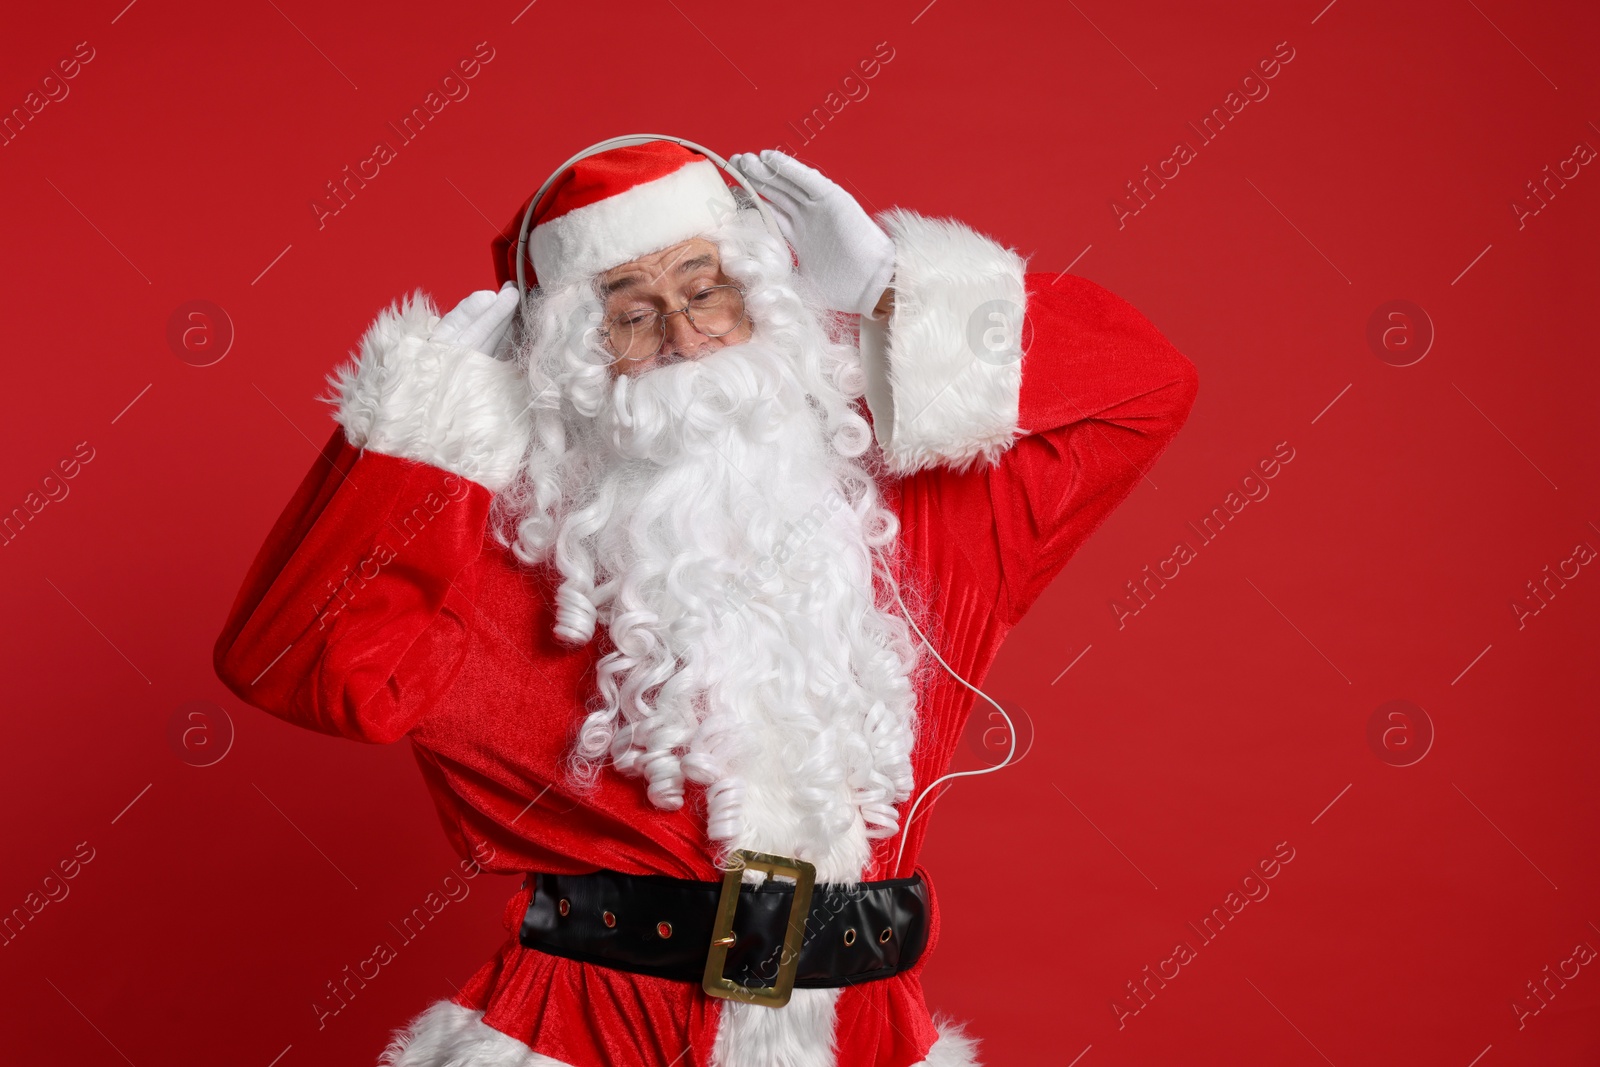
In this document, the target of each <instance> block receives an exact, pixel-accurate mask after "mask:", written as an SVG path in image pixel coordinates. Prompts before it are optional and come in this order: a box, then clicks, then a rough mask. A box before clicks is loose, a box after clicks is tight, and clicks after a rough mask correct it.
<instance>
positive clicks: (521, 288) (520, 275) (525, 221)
mask: <svg viewBox="0 0 1600 1067" xmlns="http://www.w3.org/2000/svg"><path fill="white" fill-rule="evenodd" d="M649 141H671V142H673V143H674V144H679V145H682V146H683V147H684V148H687V149H689V150H690V151H693V152H699V153H700V154H701V155H703V156H705V157H706V158H707V159H709V160H710V161H711V162H712V163H714V164H716V165H717V166H718V167H720V168H722V170H723V171H724V173H726V174H728V175H729V176H730V177H732V178H733V180H734V181H736V182H738V183H739V187H740V188H742V189H743V190H744V191H745V192H747V193H749V194H750V199H751V200H753V201H754V202H755V205H756V208H757V210H759V211H760V212H761V220H762V222H764V223H766V227H767V230H768V232H769V233H771V234H772V235H773V236H774V237H776V238H777V239H778V240H779V241H783V242H785V246H786V247H787V238H785V237H784V235H783V231H782V230H781V229H779V227H778V220H777V219H776V218H775V217H774V216H773V214H772V209H771V208H769V207H768V206H767V203H766V201H764V200H762V199H761V197H760V196H758V195H757V194H756V191H755V188H754V187H753V186H752V185H751V184H750V181H749V179H747V178H746V177H745V176H744V175H743V174H740V173H739V171H738V170H737V169H735V168H734V167H733V165H732V164H730V163H729V162H728V161H727V160H725V159H723V158H722V157H721V156H719V155H717V154H716V153H715V152H713V151H711V149H709V148H707V147H705V146H704V145H700V144H695V143H694V142H693V141H690V140H686V139H684V138H682V137H669V136H667V135H666V134H662V133H630V134H626V135H624V136H622V137H608V138H606V139H605V140H604V141H599V142H597V143H595V144H592V145H590V146H589V147H588V148H585V149H584V150H583V151H581V152H579V153H578V154H577V155H575V156H573V157H572V158H571V159H569V160H567V161H566V162H565V163H563V164H561V166H559V167H557V168H556V170H555V173H553V174H551V175H550V177H548V178H546V179H545V180H544V184H543V185H541V186H539V191H538V192H536V193H534V194H533V198H532V199H531V200H529V201H528V207H527V210H525V211H524V212H523V213H522V228H521V230H520V231H519V232H518V234H517V297H518V301H517V306H518V308H519V309H521V308H525V307H526V306H527V301H528V283H527V274H526V264H527V262H528V233H529V229H530V227H531V226H532V223H533V213H534V211H535V210H536V209H537V208H538V206H539V201H541V200H543V199H544V195H545V193H547V192H549V191H550V187H551V186H552V185H554V184H555V183H556V180H557V179H559V178H560V177H561V176H562V175H563V174H564V173H566V171H567V168H569V167H571V166H572V165H573V164H574V163H577V162H578V161H579V160H583V159H587V158H588V157H590V156H593V155H598V154H599V153H601V152H605V151H607V150H609V149H612V148H623V147H626V146H629V145H638V144H645V143H647V142H649ZM520 317H521V316H520V314H519V316H518V318H519V319H520ZM894 600H895V603H896V604H898V605H900V612H901V614H902V616H903V617H904V618H905V620H906V622H907V623H908V624H909V625H910V627H911V628H912V629H913V630H915V631H916V632H917V636H918V637H920V638H922V643H923V644H925V645H927V646H928V651H929V652H931V653H933V658H934V659H936V660H938V661H939V666H941V667H943V668H944V669H945V671H946V672H948V673H949V675H950V677H952V678H954V679H955V680H956V681H958V682H960V683H961V684H962V685H964V686H966V687H967V688H968V689H970V690H972V691H973V692H974V693H976V694H977V695H978V696H981V697H982V698H983V699H985V700H987V701H988V702H989V703H990V704H991V705H993V706H994V710H995V711H997V712H999V713H1000V717H1001V718H1002V719H1004V720H1005V723H1006V731H1007V733H1008V734H1009V735H1010V738H1011V744H1010V748H1009V750H1008V751H1007V752H1006V758H1005V759H1003V760H1001V761H1000V762H999V763H997V764H995V765H994V766H993V767H985V768H983V769H982V770H975V771H951V772H950V773H948V774H945V775H942V776H940V777H938V778H935V779H934V780H933V781H932V782H930V783H928V784H927V785H925V786H923V788H922V791H921V792H920V793H918V794H917V797H916V799H915V800H913V801H912V803H911V808H910V810H909V811H907V812H906V821H905V825H903V826H902V827H900V851H899V852H897V853H895V860H894V865H895V867H897V868H898V867H899V866H900V860H901V858H902V857H903V856H904V855H905V850H906V841H907V840H909V839H910V836H911V824H912V823H913V822H914V821H916V817H917V808H918V807H919V806H920V805H921V804H922V798H923V797H925V796H927V795H928V791H929V790H931V789H933V788H934V787H935V786H937V785H938V784H939V783H941V782H946V781H949V780H951V779H953V778H971V777H977V776H978V775H981V774H992V773H994V772H995V771H998V770H1000V769H1001V768H1003V767H1009V766H1010V765H1011V763H1012V761H1013V760H1014V759H1016V756H1017V731H1016V728H1015V726H1014V725H1013V724H1012V722H1011V716H1010V715H1007V714H1006V709H1005V708H1002V707H1001V706H1000V704H999V702H998V701H996V700H995V699H994V698H993V697H991V696H990V695H989V694H988V693H985V692H984V691H983V690H982V689H979V688H978V687H977V686H975V685H973V684H972V683H971V682H969V681H967V680H966V679H965V678H963V677H961V675H959V674H957V673H956V671H955V668H953V667H951V666H950V664H948V663H946V662H945V661H944V657H943V656H941V655H939V651H938V649H936V648H934V647H933V642H932V641H930V640H928V637H927V635H926V634H924V633H923V632H922V629H921V628H920V627H919V626H917V624H916V623H915V622H912V620H911V612H910V611H908V610H907V609H906V605H905V602H904V601H903V600H901V599H900V590H899V588H898V587H896V588H895V589H894Z"/></svg>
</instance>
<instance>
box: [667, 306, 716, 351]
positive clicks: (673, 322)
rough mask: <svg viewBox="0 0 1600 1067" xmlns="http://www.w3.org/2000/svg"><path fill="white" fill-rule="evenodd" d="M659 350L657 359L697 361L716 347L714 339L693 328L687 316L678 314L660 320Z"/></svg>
mask: <svg viewBox="0 0 1600 1067" xmlns="http://www.w3.org/2000/svg"><path fill="white" fill-rule="evenodd" d="M661 325H662V338H661V350H660V351H659V352H658V353H657V358H666V359H697V358H699V357H700V356H702V355H704V354H705V353H706V352H708V351H710V350H711V349H713V348H715V347H716V339H715V338H711V337H707V336H706V335H705V334H703V333H701V332H700V331H699V330H697V329H695V328H694V323H692V322H690V321H689V316H688V315H685V314H683V313H682V312H678V313H676V314H673V315H668V316H667V317H666V318H665V319H663V320H662V323H661Z"/></svg>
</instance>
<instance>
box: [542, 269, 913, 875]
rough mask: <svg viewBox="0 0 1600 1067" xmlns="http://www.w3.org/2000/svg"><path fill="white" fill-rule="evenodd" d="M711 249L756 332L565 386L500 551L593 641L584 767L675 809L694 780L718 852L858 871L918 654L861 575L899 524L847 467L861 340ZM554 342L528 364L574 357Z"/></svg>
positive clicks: (580, 742) (828, 870)
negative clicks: (538, 575) (693, 355)
mask: <svg viewBox="0 0 1600 1067" xmlns="http://www.w3.org/2000/svg"><path fill="white" fill-rule="evenodd" d="M724 243H725V247H724V252H723V258H724V269H725V270H728V272H729V273H730V274H733V273H735V272H736V271H738V270H739V269H740V268H743V269H744V271H745V272H746V275H747V279H748V283H753V284H748V283H747V304H748V306H750V308H751V311H752V316H753V319H754V321H755V323H756V330H755V334H754V336H753V338H752V339H751V340H750V341H748V342H745V343H743V344H738V345H730V346H727V347H724V348H722V349H719V350H717V351H715V352H712V353H711V354H709V355H706V356H704V357H702V358H699V359H695V360H689V361H684V362H678V363H673V364H670V365H666V366H662V367H658V368H656V369H654V370H651V371H648V372H646V373H643V374H639V375H635V376H631V377H630V376H619V377H616V378H615V379H611V378H610V377H609V376H608V377H607V378H606V379H605V380H604V381H603V382H602V381H599V380H597V379H595V378H593V377H592V376H588V379H587V384H588V386H589V388H590V389H591V392H590V395H589V399H588V401H587V403H584V402H583V401H582V398H581V395H579V394H581V391H582V390H581V388H578V387H573V386H570V385H569V388H567V389H565V390H564V392H566V393H567V403H566V405H565V406H564V407H563V408H562V409H561V411H560V424H559V428H557V426H556V425H555V424H554V423H552V422H548V421H547V425H546V434H545V440H546V446H547V447H546V449H545V450H544V451H545V454H544V455H542V456H541V455H540V454H539V450H537V449H536V452H535V455H534V457H533V458H532V459H531V460H530V465H529V470H528V471H527V472H525V473H526V475H527V486H529V487H533V486H540V487H543V489H544V492H543V494H542V500H540V499H538V498H539V497H540V496H541V494H540V493H539V492H538V490H537V489H532V488H530V489H528V492H529V493H530V494H532V496H533V497H534V498H535V502H534V503H533V504H531V505H530V504H529V503H528V501H527V500H526V499H525V500H523V502H522V503H523V508H522V516H521V522H520V523H519V526H518V531H519V536H518V541H517V544H516V545H515V546H514V547H515V548H516V550H517V551H518V554H519V555H521V556H523V558H525V559H528V560H530V561H532V560H534V559H538V558H544V557H546V556H548V557H552V558H553V561H554V563H555V566H556V567H557V569H558V570H559V571H560V573H561V575H562V579H563V581H562V583H561V586H560V588H559V590H558V593H557V619H556V625H555V630H556V633H557V635H558V636H560V637H561V638H562V639H563V640H565V641H567V642H569V643H574V644H582V643H585V642H587V641H588V640H590V639H591V638H592V637H593V636H594V634H595V632H596V630H597V628H600V629H603V630H604V633H605V635H606V636H607V637H608V638H609V643H610V646H611V648H610V650H609V651H607V652H606V653H605V654H604V655H603V656H602V657H601V658H600V660H599V662H598V664H597V666H596V674H595V683H596V691H597V703H596V704H592V705H591V708H592V710H591V711H589V713H588V714H587V715H586V717H585V718H584V720H583V721H582V723H581V725H580V727H579V729H578V733H577V737H576V740H575V744H574V748H573V769H574V771H575V772H577V773H578V774H579V776H580V777H582V776H583V775H584V774H587V775H588V776H589V778H590V780H592V779H593V776H594V775H595V774H596V773H597V772H598V769H599V764H601V763H603V762H605V761H607V760H609V762H610V763H611V764H612V765H613V766H614V767H615V768H616V769H617V770H618V771H620V772H621V773H623V774H627V775H636V776H639V777H641V778H643V779H644V780H645V782H646V783H647V792H648V796H649V798H650V800H651V802H652V803H653V804H655V805H656V806H657V807H660V808H663V809H667V810H672V809H676V808H679V807H681V806H682V805H683V803H684V802H685V793H686V788H687V784H688V783H690V782H693V783H697V784H699V785H701V786H703V787H704V790H705V793H704V795H705V806H706V824H707V836H708V837H709V838H710V839H711V840H712V842H713V843H714V844H715V845H717V846H718V847H719V849H720V850H721V851H719V853H718V859H719V861H720V860H721V859H722V858H723V857H725V855H726V851H727V850H730V849H732V848H750V849H755V850H758V851H764V852H775V853H778V854H782V855H791V856H797V857H799V858H802V859H807V860H809V861H811V862H813V863H815V864H816V865H817V873H818V877H819V878H820V879H824V880H851V879H856V878H859V877H861V875H862V871H863V869H864V868H865V865H866V863H867V862H868V859H869V854H870V839H872V838H878V837H887V836H891V835H893V834H894V833H896V832H897V831H898V829H899V821H898V818H899V817H898V812H897V811H896V805H897V804H898V803H900V802H902V801H905V800H907V799H908V798H909V797H910V795H911V790H912V786H913V781H912V773H911V760H910V756H911V750H912V746H913V743H914V740H915V720H916V697H915V690H914V686H913V684H912V672H913V670H914V668H915V666H916V662H917V650H916V647H915V646H914V645H913V643H912V640H911V637H910V632H909V630H908V628H907V626H906V624H905V621H904V620H903V619H901V618H899V617H898V616H896V615H895V614H893V613H892V611H889V610H886V608H885V607H884V605H883V603H881V602H880V598H879V597H878V595H877V594H876V592H875V590H876V589H877V586H876V585H875V581H874V579H875V576H876V577H878V578H882V577H883V575H884V574H885V573H886V566H887V565H886V561H885V556H886V553H887V552H888V551H889V550H890V549H892V547H893V543H894V540H895V537H896V535H897V533H898V523H897V520H896V519H895V517H894V515H893V513H892V512H890V511H889V510H888V509H887V508H885V507H884V506H883V504H882V503H881V500H880V495H879V491H878V485H877V482H876V479H875V478H874V476H873V475H872V474H871V473H869V471H868V469H867V468H866V467H865V466H863V464H862V462H861V459H860V457H861V456H862V455H863V454H864V453H865V452H866V451H867V449H868V447H869V445H871V443H872V442H871V430H870V427H869V426H868V425H867V423H866V421H865V419H863V418H862V417H861V415H860V414H859V413H858V412H857V411H856V410H855V408H854V406H853V405H852V403H851V402H852V401H853V400H854V399H855V398H856V397H858V396H859V395H860V387H859V383H860V381H861V378H860V368H859V361H858V360H854V352H853V351H851V350H848V349H846V348H844V347H843V346H841V345H838V344H834V343H833V342H832V341H831V340H830V339H829V338H828V336H827V332H826V330H825V328H824V326H823V323H822V322H821V320H820V318H819V317H818V316H817V315H816V313H815V312H814V311H813V310H812V309H809V308H807V307H805V306H804V305H803V304H802V302H801V301H800V299H799V297H797V296H796V295H795V292H794V289H793V288H792V287H791V286H790V285H789V284H788V282H789V279H786V278H781V277H780V278H777V279H772V278H767V279H763V277H762V274H763V264H764V263H765V265H766V267H767V268H769V269H771V270H772V271H773V272H774V273H776V272H777V265H776V261H774V260H770V258H769V259H768V260H762V258H761V257H760V256H759V255H754V256H749V257H741V256H740V254H739V253H740V250H741V248H742V247H744V248H748V246H749V245H750V244H752V243H753V244H756V245H757V246H758V247H759V244H760V242H759V237H755V238H748V239H747V240H745V241H744V242H741V241H739V240H738V239H735V238H725V241H724ZM782 268H783V271H784V272H786V271H787V268H788V263H787V255H786V254H785V256H784V262H783V263H782ZM763 281H765V284H763ZM546 311H547V312H548V313H549V314H551V315H554V316H555V317H556V318H557V319H558V320H563V319H564V320H565V321H568V322H570V321H573V316H572V315H571V313H570V311H562V310H561V309H558V308H548V309H546ZM559 344H565V345H567V346H568V348H567V352H566V356H562V355H560V354H559V353H554V352H551V351H550V350H549V348H547V349H546V351H545V352H544V356H543V361H542V363H541V365H542V366H544V367H546V368H547V369H549V368H551V367H553V366H555V364H554V362H553V361H554V360H559V359H562V358H570V357H571V356H572V353H573V351H574V349H572V347H571V338H570V337H568V338H564V339H562V341H560V342H559ZM547 345H548V346H550V347H558V346H559V345H558V343H557V342H556V341H555V338H554V335H553V334H552V335H548V336H547ZM533 358H535V359H539V358H540V357H539V356H538V354H535V356H534V357H533ZM585 374H586V372H583V371H581V370H580V371H577V372H575V374H574V377H575V378H577V377H582V376H584V375H585ZM841 383H842V384H841ZM574 395H579V399H578V400H576V401H575V400H573V396H574ZM585 408H587V409H588V410H587V411H585V410H584V409H585ZM557 443H559V444H560V445H561V446H562V447H561V448H559V449H555V448H551V447H549V446H550V445H553V444H557ZM552 486H554V487H555V488H554V489H552ZM888 603H890V604H892V600H889V601H888Z"/></svg>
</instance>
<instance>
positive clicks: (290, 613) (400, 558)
mask: <svg viewBox="0 0 1600 1067" xmlns="http://www.w3.org/2000/svg"><path fill="white" fill-rule="evenodd" d="M437 321H438V316H437V314H436V313H435V312H434V310H433V308H432V306H431V305H430V304H429V302H428V301H427V299H426V297H422V296H421V295H420V294H418V296H417V298H415V299H410V300H407V301H405V302H403V303H401V304H397V305H396V306H395V307H391V308H390V309H387V310H386V311H384V312H383V313H382V314H380V315H379V317H378V319H377V320H376V321H375V322H374V323H373V325H372V327H371V328H370V329H369V330H368V331H367V334H366V336H365V337H364V338H363V340H362V344H361V352H360V354H359V356H358V357H357V358H356V359H354V360H353V361H351V362H349V363H347V364H346V365H344V366H343V367H341V368H340V369H339V371H338V372H337V373H336V375H334V376H331V377H330V378H329V381H330V383H331V384H332V385H333V387H334V389H333V393H332V394H331V395H329V396H325V397H323V398H322V399H323V400H325V401H327V402H328V403H330V404H331V405H333V407H334V419H335V421H336V422H337V423H338V424H339V426H338V428H336V429H335V430H334V432H333V435H332V436H331V437H330V439H329V440H328V443H327V445H326V447H324V448H323V450H322V452H321V454H320V456H319V457H318V459H317V462H316V464H315V466H313V468H312V469H311V471H310V472H309V473H308V474H307V475H306V477H305V478H304V480H303V481H302V482H301V484H300V486H299V488H298V490H297V491H296V492H295V494H294V496H293V498H292V499H291V500H290V501H289V504H288V506H287V507H286V508H285V509H284V511H283V513H282V514H281V515H280V516H279V518H278V521H277V522H276V523H275V524H274V526H273V528H272V530H271V532H270V533H269V534H268V536H267V540H266V543H265V544H264V545H262V547H261V549H260V550H259V551H258V552H257V554H256V557H255V560H254V562H253V563H252V564H251V566H250V569H249V570H248V572H247V573H246V575H245V579H244V583H243V586H242V588H241V589H240V591H239V593H238V596H237V597H236V598H235V600H234V603H233V606H232V608H231V609H230V611H229V612H228V616H227V619H226V621H225V623H224V625H223V629H222V632H221V634H220V635H219V637H218V638H217V642H216V645H215V647H214V649H213V666H214V668H215V670H216V672H217V676H218V677H219V678H221V679H222V681H223V682H224V683H225V684H226V685H227V686H228V688H229V689H231V690H232V691H233V692H234V693H235V694H236V695H237V696H238V697H239V698H240V699H241V700H243V701H245V702H246V703H248V704H251V705H253V706H255V707H258V708H261V709H262V710H264V711H267V712H270V713H271V714H273V715H276V716H278V717H279V718H282V719H285V720H287V721H289V722H293V723H296V724H297V725H301V726H305V727H307V728H309V729H313V730H318V731H321V732H323V733H328V734H334V735H338V736H343V737H348V738H352V739H355V740H359V741H366V742H371V743H387V742H390V741H395V740H398V739H399V738H401V737H403V736H404V735H405V734H406V733H407V732H408V731H409V730H411V728H412V727H414V726H415V725H416V724H417V723H418V722H419V721H420V720H421V718H422V717H423V716H424V715H425V714H426V713H427V712H428V710H429V708H431V707H432V706H433V705H434V703H435V702H436V701H437V700H438V698H439V697H440V696H441V695H442V694H443V693H444V692H445V691H447V690H448V689H449V687H450V685H451V684H452V683H453V682H454V680H455V678H456V676H457V674H458V673H459V672H460V669H461V666H462V664H463V662H464V661H465V657H466V654H467V649H468V644H469V641H468V638H469V623H470V620H471V618H472V616H473V611H474V608H473V604H474V601H475V599H476V595H477V574H478V568H477V566H476V564H477V563H478V562H479V560H480V557H481V555H482V553H483V551H484V547H485V534H486V530H487V524H488V518H489V510H490V505H491V503H492V501H493V498H494V494H495V492H497V491H498V490H499V489H501V488H503V487H504V486H505V485H506V484H507V483H509V481H510V479H511V478H512V476H513V475H514V474H515V472H516V469H517V464H518V463H519V462H520V461H521V459H522V456H523V451H524V450H525V448H526V447H527V443H528V434H529V427H528V422H527V414H526V409H527V404H526V402H525V397H526V394H525V389H526V386H525V382H524V379H523V378H522V376H521V374H520V373H519V371H518V369H517V366H516V365H515V364H513V363H505V362H501V361H498V360H494V359H492V358H491V357H489V356H486V355H484V354H483V353H481V352H473V351H470V350H463V349H451V348H446V347H442V346H439V345H436V344H433V343H430V342H429V341H428V340H427V335H428V332H429V331H430V330H431V329H432V326H433V325H434V323H435V322H437Z"/></svg>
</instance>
